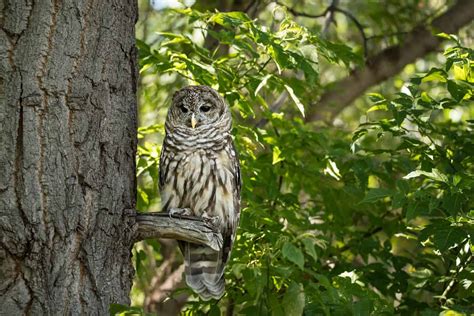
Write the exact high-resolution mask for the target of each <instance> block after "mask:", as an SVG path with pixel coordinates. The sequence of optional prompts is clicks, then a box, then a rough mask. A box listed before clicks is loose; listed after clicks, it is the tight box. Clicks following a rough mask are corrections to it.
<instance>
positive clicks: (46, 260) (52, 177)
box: [0, 0, 137, 315]
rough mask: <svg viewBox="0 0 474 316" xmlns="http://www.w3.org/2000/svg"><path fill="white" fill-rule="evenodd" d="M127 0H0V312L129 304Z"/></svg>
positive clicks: (132, 86) (96, 309)
mask: <svg viewBox="0 0 474 316" xmlns="http://www.w3.org/2000/svg"><path fill="white" fill-rule="evenodd" d="M136 18H137V8H136V1H135V0H129V1H126V0H116V1H99V0H74V1H73V0H69V1H67V0H64V1H61V0H55V1H46V0H45V1H31V0H1V1H0V311H1V312H0V313H2V314H4V315H23V314H29V315H45V314H46V315H54V314H61V315H69V314H87V315H89V314H92V315H99V314H100V315H104V314H107V312H108V309H109V304H111V303H120V304H128V303H129V291H130V288H131V283H132V277H133V267H132V264H131V247H132V245H133V233H134V231H133V228H134V227H135V225H134V216H130V215H131V214H130V213H128V212H126V211H124V210H125V209H131V208H134V206H135V190H136V185H135V149H136V124H137V123H136V97H135V92H136V82H137V66H136V53H135V36H134V24H135V22H136Z"/></svg>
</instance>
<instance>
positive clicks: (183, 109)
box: [179, 105, 188, 113]
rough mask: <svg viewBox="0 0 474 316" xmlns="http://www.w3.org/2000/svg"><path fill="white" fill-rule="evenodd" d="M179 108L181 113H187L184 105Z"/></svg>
mask: <svg viewBox="0 0 474 316" xmlns="http://www.w3.org/2000/svg"><path fill="white" fill-rule="evenodd" d="M179 108H180V109H181V112H183V113H188V108H187V107H185V106H184V105H181V106H180V107H179Z"/></svg>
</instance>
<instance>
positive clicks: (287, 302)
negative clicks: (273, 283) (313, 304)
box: [283, 282, 305, 316]
mask: <svg viewBox="0 0 474 316" xmlns="http://www.w3.org/2000/svg"><path fill="white" fill-rule="evenodd" d="M304 306H305V293H304V288H303V285H302V284H301V283H296V282H291V284H290V286H289V287H288V288H287V289H286V292H285V296H283V309H284V310H285V315H287V316H301V315H303V310H304Z"/></svg>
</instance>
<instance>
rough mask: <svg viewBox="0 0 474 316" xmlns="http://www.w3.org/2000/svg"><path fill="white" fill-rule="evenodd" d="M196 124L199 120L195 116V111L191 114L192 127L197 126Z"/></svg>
mask: <svg viewBox="0 0 474 316" xmlns="http://www.w3.org/2000/svg"><path fill="white" fill-rule="evenodd" d="M196 124H197V120H196V118H195V117H194V113H193V115H192V116H191V127H192V128H194V127H196Z"/></svg>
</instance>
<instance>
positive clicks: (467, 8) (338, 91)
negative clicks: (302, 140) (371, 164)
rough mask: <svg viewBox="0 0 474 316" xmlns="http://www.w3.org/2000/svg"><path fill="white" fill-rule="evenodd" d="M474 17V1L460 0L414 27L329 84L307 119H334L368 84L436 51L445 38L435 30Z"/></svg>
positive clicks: (448, 30)
mask: <svg viewBox="0 0 474 316" xmlns="http://www.w3.org/2000/svg"><path fill="white" fill-rule="evenodd" d="M473 19H474V1H472V0H458V1H457V2H456V3H455V4H454V5H453V6H452V7H451V8H449V9H448V11H446V12H445V13H444V14H442V15H441V16H439V17H437V18H436V19H434V20H433V22H432V23H431V25H429V26H419V27H417V28H415V29H413V30H412V31H411V32H410V33H408V34H407V36H406V37H405V39H404V42H403V43H401V44H399V45H396V46H392V47H389V48H387V49H384V50H383V51H381V52H380V53H378V54H377V55H375V56H373V57H371V58H369V59H368V60H367V62H366V66H365V67H363V68H359V69H356V70H355V71H353V72H352V73H351V74H350V75H349V76H348V77H346V78H344V79H342V80H339V81H336V82H334V83H332V84H331V85H330V86H328V89H327V91H326V92H325V93H324V94H323V95H322V96H321V98H320V100H319V102H318V103H317V104H313V106H312V107H311V108H310V109H309V111H308V115H307V117H306V120H307V121H314V120H321V119H324V120H331V119H333V118H334V117H335V116H336V115H337V114H339V113H340V112H341V111H342V110H343V109H344V108H346V107H347V106H348V105H350V104H351V103H352V101H354V100H355V99H356V98H358V97H359V96H360V95H362V94H363V93H364V92H365V90H367V89H368V88H369V87H371V86H373V85H376V84H378V83H380V82H382V81H384V80H386V79H387V78H389V77H391V76H394V75H396V74H397V73H398V72H400V71H401V70H402V69H403V67H405V66H406V65H407V64H410V63H413V62H414V61H415V60H416V59H417V58H419V57H422V56H425V55H426V54H428V53H430V52H433V51H435V50H436V48H437V47H438V46H439V44H440V43H441V42H442V41H443V39H442V38H440V37H436V36H434V35H433V34H432V33H433V31H435V32H445V33H455V32H457V31H458V30H459V29H460V28H461V27H463V26H464V25H466V24H468V23H469V22H471V21H472V20H473Z"/></svg>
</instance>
